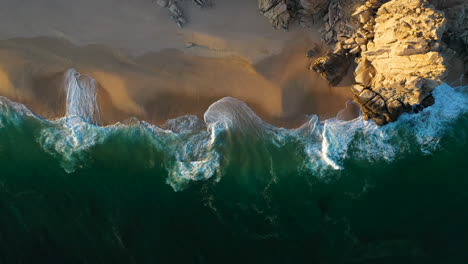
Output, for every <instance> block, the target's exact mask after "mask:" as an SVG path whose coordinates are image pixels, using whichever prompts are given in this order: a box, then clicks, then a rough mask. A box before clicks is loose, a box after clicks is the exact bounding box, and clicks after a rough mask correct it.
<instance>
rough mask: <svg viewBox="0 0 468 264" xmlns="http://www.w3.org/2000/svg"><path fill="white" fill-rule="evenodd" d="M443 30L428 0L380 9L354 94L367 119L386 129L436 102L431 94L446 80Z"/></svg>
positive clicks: (400, 1) (404, 0) (402, 0)
mask: <svg viewBox="0 0 468 264" xmlns="http://www.w3.org/2000/svg"><path fill="white" fill-rule="evenodd" d="M445 29H446V21H445V18H444V14H443V13H442V12H440V11H437V10H435V8H434V7H433V6H432V5H430V4H429V3H428V2H427V1H425V0H392V1H390V2H388V3H385V4H383V5H382V6H381V7H380V8H379V9H378V12H377V15H376V17H375V26H374V28H373V31H374V32H373V35H374V39H373V41H372V40H370V41H369V42H368V43H367V45H366V51H365V52H362V53H361V59H360V61H359V64H358V66H357V68H356V71H355V77H356V82H357V84H356V85H355V86H354V87H353V89H352V91H353V93H354V94H355V101H356V102H357V103H358V104H360V105H361V108H362V111H363V114H364V116H365V117H366V118H372V119H373V120H374V121H375V122H376V123H377V124H379V125H383V124H386V123H388V122H391V121H395V120H396V119H397V118H398V117H399V116H400V115H401V114H402V113H403V112H407V111H410V110H412V109H420V108H421V107H423V106H428V105H430V104H432V103H433V98H432V95H431V92H432V90H433V89H434V88H435V87H436V86H438V85H439V84H441V82H442V79H443V78H444V77H445V75H446V65H445V61H444V57H443V55H442V53H441V50H442V47H443V43H442V42H441V39H442V35H443V33H444V31H445Z"/></svg>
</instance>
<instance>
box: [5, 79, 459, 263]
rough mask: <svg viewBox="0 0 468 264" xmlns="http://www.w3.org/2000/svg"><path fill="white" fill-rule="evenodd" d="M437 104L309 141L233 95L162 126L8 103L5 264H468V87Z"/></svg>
mask: <svg viewBox="0 0 468 264" xmlns="http://www.w3.org/2000/svg"><path fill="white" fill-rule="evenodd" d="M434 97H435V98H436V104H435V105H433V106H431V107H429V108H426V109H424V110H423V111H422V112H420V113H418V114H412V113H408V114H404V115H403V116H402V117H401V118H400V119H399V121H397V122H394V123H391V124H389V125H387V126H384V127H377V126H376V125H375V124H374V123H372V122H367V121H364V120H362V118H358V119H355V120H352V121H348V122H344V121H339V120H335V119H330V120H326V121H318V119H317V118H316V117H314V116H311V118H310V121H309V122H308V123H306V124H304V125H303V126H302V127H300V128H298V129H283V128H277V127H274V126H271V125H269V124H266V123H264V122H263V121H262V120H261V119H260V118H258V117H257V116H256V115H255V113H253V112H252V111H251V110H250V108H248V106H247V105H245V104H244V103H243V102H241V101H238V100H236V99H233V98H224V99H222V100H220V101H218V102H216V103H215V104H213V105H212V106H211V107H210V108H209V109H208V110H207V112H206V113H205V116H204V120H200V119H198V118H197V117H194V116H184V117H180V118H178V119H175V120H171V121H169V122H168V124H167V125H166V126H165V127H164V129H163V128H160V127H157V126H154V125H151V124H149V123H146V122H141V121H138V120H128V121H125V122H122V123H119V124H115V125H112V126H107V127H100V126H96V125H93V124H91V123H92V122H91V119H89V118H88V117H83V116H79V115H68V116H67V117H64V118H62V119H57V120H45V119H42V118H41V117H39V116H37V115H35V114H34V113H32V112H31V111H29V110H28V109H27V108H26V106H23V105H20V104H17V103H14V102H11V101H10V100H8V99H7V98H3V97H0V168H1V171H0V263H366V264H376V263H392V264H393V263H444V264H449V263H460V264H462V263H468V191H467V190H468V173H467V171H468V159H467V154H468V135H467V131H468V89H467V88H466V87H465V88H462V87H458V88H452V87H450V86H448V85H442V86H440V87H438V88H436V90H435V91H434ZM75 110H76V109H75ZM93 111H94V110H93ZM69 112H70V111H69ZM71 112H73V111H71ZM75 112H77V111H75ZM78 112H79V111H78ZM94 112H95V111H94Z"/></svg>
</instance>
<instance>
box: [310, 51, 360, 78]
mask: <svg viewBox="0 0 468 264" xmlns="http://www.w3.org/2000/svg"><path fill="white" fill-rule="evenodd" d="M350 63H351V57H350V56H348V55H347V54H344V53H333V52H328V53H327V54H325V55H323V56H320V57H318V58H317V59H316V60H315V61H314V62H313V63H312V64H311V65H310V69H311V70H313V71H315V72H317V73H318V74H320V76H322V77H323V78H324V79H325V80H327V81H328V83H329V84H330V85H332V86H335V85H337V84H338V83H340V82H341V80H342V79H343V77H344V76H345V75H346V73H347V72H348V68H349V65H350Z"/></svg>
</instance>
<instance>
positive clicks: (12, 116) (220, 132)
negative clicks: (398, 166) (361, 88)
mask: <svg viewBox="0 0 468 264" xmlns="http://www.w3.org/2000/svg"><path fill="white" fill-rule="evenodd" d="M77 76H79V74H78V73H76V72H75V71H73V70H70V71H68V72H67V78H68V81H67V85H68V93H67V94H68V96H67V116H66V117H63V118H61V119H57V120H51V121H49V120H44V119H42V118H40V117H38V116H36V115H34V114H33V113H32V112H31V111H29V110H28V109H27V108H26V107H24V106H23V105H20V104H16V103H13V102H11V101H9V100H8V99H6V98H3V97H1V98H0V107H1V114H0V117H1V118H0V129H2V127H6V126H11V125H15V126H21V125H22V124H23V123H25V122H30V121H31V120H35V121H34V122H39V123H40V126H39V127H40V128H39V131H38V134H39V136H38V137H37V140H38V142H39V143H40V145H41V146H42V147H43V149H44V150H46V151H47V152H48V153H50V154H52V155H55V156H57V157H59V158H60V160H61V164H62V167H63V168H64V169H65V170H66V171H67V172H70V173H72V172H74V171H76V170H77V169H80V168H82V167H86V166H87V165H88V163H89V162H92V159H91V158H90V153H91V152H92V149H93V148H95V147H96V146H99V145H102V144H105V143H106V141H108V140H109V139H110V138H112V137H117V136H123V137H126V138H129V139H138V140H141V141H143V140H144V142H145V143H144V144H145V148H148V149H154V151H155V152H157V153H160V154H161V155H162V160H154V159H155V157H150V156H149V157H148V166H154V164H156V163H159V162H163V164H164V166H165V168H166V169H167V170H168V171H169V177H168V179H167V183H168V184H170V185H171V186H172V187H173V188H174V190H183V189H184V188H187V187H188V186H189V184H190V182H192V181H200V180H207V179H214V180H216V181H218V180H220V179H221V177H222V174H223V168H225V167H226V166H227V165H228V164H229V155H228V154H227V153H226V152H225V150H226V149H228V148H229V147H232V146H235V145H237V146H238V145H248V144H249V143H248V141H251V140H257V141H262V142H266V143H268V144H271V145H272V146H275V148H277V149H280V148H282V147H284V146H287V145H288V144H296V145H297V146H299V148H297V149H296V151H297V152H298V153H295V154H296V155H300V156H303V157H304V160H305V163H306V164H305V167H306V168H307V169H308V170H310V171H311V172H312V173H313V174H314V175H321V176H322V177H326V175H327V173H326V172H327V171H333V170H342V169H346V168H345V161H346V160H350V159H351V160H361V161H366V162H374V161H382V160H383V161H392V160H394V159H396V158H397V157H399V156H401V155H408V154H412V153H424V154H429V153H431V152H432V151H434V150H436V149H437V148H438V146H439V141H440V139H441V138H443V137H444V136H445V135H446V134H447V133H448V132H449V131H450V129H451V125H453V123H454V122H456V121H457V120H459V119H460V118H462V117H463V116H465V115H466V114H467V112H468V92H467V87H458V88H452V87H450V86H448V85H446V84H444V85H441V86H439V87H437V88H436V89H435V90H434V92H433V94H434V97H435V99H436V103H435V104H434V105H433V106H431V107H428V108H426V109H424V110H423V111H421V112H420V113H418V114H413V113H406V114H403V115H402V116H401V117H400V118H399V120H398V121H397V122H393V123H390V124H388V125H386V126H383V127H378V126H377V125H376V124H375V123H374V122H372V121H365V120H364V119H363V118H362V117H359V118H357V119H354V120H351V121H341V120H338V119H336V118H333V119H328V120H325V121H319V120H318V118H317V117H316V116H312V117H311V119H310V120H309V122H307V123H306V124H304V125H303V126H302V127H300V128H298V129H284V128H278V127H274V126H272V125H270V124H267V123H265V122H264V121H263V120H261V119H260V118H259V117H258V116H257V115H256V114H255V113H254V112H253V111H252V110H251V109H250V108H249V107H248V106H247V105H246V104H245V103H243V102H242V101H239V100H237V99H234V98H223V99H221V100H219V101H217V102H215V103H214V104H213V105H211V106H210V107H209V109H208V110H207V111H206V113H205V115H204V119H205V120H204V121H202V120H200V119H198V118H197V117H195V116H183V117H180V118H177V119H174V120H170V121H169V122H168V126H167V127H165V129H163V128H160V127H158V126H155V125H152V124H149V123H147V122H140V121H136V122H134V123H133V124H121V123H117V124H114V125H111V126H106V127H101V126H97V125H95V123H96V121H97V119H95V117H96V113H99V110H98V109H97V108H96V107H97V101H96V99H95V97H94V99H93V98H89V97H90V96H91V95H93V94H94V95H95V94H96V92H95V88H92V87H95V86H93V85H92V84H93V83H94V81H93V80H92V79H90V78H87V79H86V82H85V83H87V85H83V82H80V81H79V78H78V77H77ZM83 86H84V87H83ZM85 87H87V88H85ZM86 89H87V90H86ZM131 147H132V146H128V148H131ZM247 147H248V146H247ZM262 153H263V155H271V153H268V152H262ZM265 153H267V154H265ZM265 158H268V157H265ZM295 166H303V165H302V164H296V165H295Z"/></svg>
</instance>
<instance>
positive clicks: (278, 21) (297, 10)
mask: <svg viewBox="0 0 468 264" xmlns="http://www.w3.org/2000/svg"><path fill="white" fill-rule="evenodd" d="M328 3H329V0H258V9H259V10H260V13H262V14H263V15H264V16H265V17H267V18H268V20H269V21H270V23H271V24H272V25H273V27H274V28H276V29H283V30H288V28H289V24H290V22H291V21H292V20H296V21H298V22H299V23H300V24H301V25H303V26H310V25H312V24H313V22H314V21H315V20H316V18H317V16H320V14H321V13H322V12H323V11H324V10H325V9H326V8H327V6H328Z"/></svg>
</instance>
